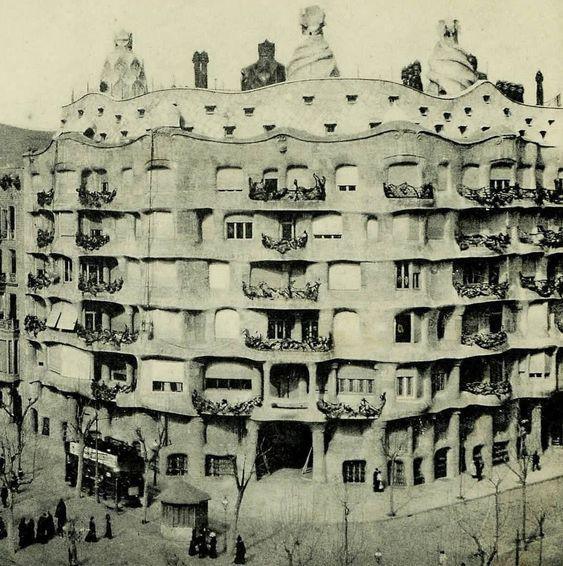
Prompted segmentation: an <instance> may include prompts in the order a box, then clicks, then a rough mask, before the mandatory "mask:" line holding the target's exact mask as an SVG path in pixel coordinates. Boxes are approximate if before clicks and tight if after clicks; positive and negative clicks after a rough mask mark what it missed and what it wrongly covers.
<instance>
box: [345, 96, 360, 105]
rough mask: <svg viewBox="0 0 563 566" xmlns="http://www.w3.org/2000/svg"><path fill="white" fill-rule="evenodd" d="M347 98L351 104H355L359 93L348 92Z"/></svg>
mask: <svg viewBox="0 0 563 566" xmlns="http://www.w3.org/2000/svg"><path fill="white" fill-rule="evenodd" d="M346 100H347V101H348V103H349V104H354V103H355V102H356V101H357V100H358V95H357V94H347V95H346Z"/></svg>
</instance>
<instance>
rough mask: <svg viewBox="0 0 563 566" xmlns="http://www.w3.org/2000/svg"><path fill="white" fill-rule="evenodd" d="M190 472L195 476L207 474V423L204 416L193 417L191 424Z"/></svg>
mask: <svg viewBox="0 0 563 566" xmlns="http://www.w3.org/2000/svg"><path fill="white" fill-rule="evenodd" d="M188 434H189V437H190V448H191V449H190V454H189V466H190V472H191V474H193V476H194V477H204V476H205V454H204V452H205V449H204V447H205V423H204V422H203V418H202V417H193V418H192V420H191V421H190V424H189V433H188Z"/></svg>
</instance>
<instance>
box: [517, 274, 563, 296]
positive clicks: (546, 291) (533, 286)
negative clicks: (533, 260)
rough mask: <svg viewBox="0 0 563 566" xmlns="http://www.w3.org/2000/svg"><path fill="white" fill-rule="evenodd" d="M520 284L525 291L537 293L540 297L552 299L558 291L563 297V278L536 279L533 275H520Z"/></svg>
mask: <svg viewBox="0 0 563 566" xmlns="http://www.w3.org/2000/svg"><path fill="white" fill-rule="evenodd" d="M520 284H521V285H522V287H524V289H530V291H534V292H536V293H537V294H538V295H539V296H540V297H544V298H545V297H551V295H553V293H555V292H556V291H557V292H558V293H559V295H560V296H562V297H563V276H559V277H552V278H548V279H536V278H535V277H534V276H533V275H523V274H522V273H520Z"/></svg>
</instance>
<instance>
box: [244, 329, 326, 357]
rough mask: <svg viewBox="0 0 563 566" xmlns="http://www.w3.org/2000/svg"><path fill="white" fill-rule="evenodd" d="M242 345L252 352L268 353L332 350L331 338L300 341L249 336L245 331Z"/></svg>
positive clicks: (308, 338) (307, 338) (313, 338)
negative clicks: (264, 351) (267, 351)
mask: <svg viewBox="0 0 563 566" xmlns="http://www.w3.org/2000/svg"><path fill="white" fill-rule="evenodd" d="M243 334H244V344H245V346H246V347H247V348H252V349H253V350H270V351H294V352H329V351H330V350H332V337H331V336H330V335H329V336H316V337H306V338H302V339H301V340H296V339H293V338H290V337H288V338H265V337H263V336H262V335H261V334H259V333H257V334H255V335H252V334H250V331H249V330H247V329H245V330H244V331H243Z"/></svg>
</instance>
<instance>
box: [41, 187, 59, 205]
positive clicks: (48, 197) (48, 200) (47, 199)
mask: <svg viewBox="0 0 563 566" xmlns="http://www.w3.org/2000/svg"><path fill="white" fill-rule="evenodd" d="M54 196H55V189H51V190H50V191H41V192H39V193H37V205H38V206H40V207H41V208H44V207H45V206H50V205H51V204H53V198H54Z"/></svg>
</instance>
